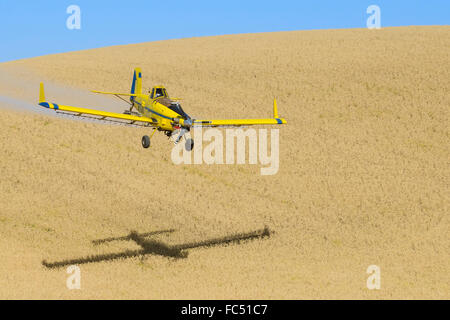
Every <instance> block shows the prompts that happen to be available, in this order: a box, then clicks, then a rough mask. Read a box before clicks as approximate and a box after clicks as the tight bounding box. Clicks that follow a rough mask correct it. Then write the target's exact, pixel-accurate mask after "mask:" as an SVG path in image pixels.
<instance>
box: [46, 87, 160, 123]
mask: <svg viewBox="0 0 450 320" xmlns="http://www.w3.org/2000/svg"><path fill="white" fill-rule="evenodd" d="M39 105H40V106H41V107H45V108H48V109H53V110H55V111H56V112H61V113H68V114H71V115H73V116H79V117H84V118H91V119H97V120H105V121H112V122H119V123H123V124H129V125H136V126H143V127H149V126H156V125H158V121H157V120H156V119H152V118H147V117H145V116H138V115H132V114H121V113H115V112H108V111H100V110H94V109H86V108H78V107H71V106H65V105H60V104H56V103H50V102H47V101H46V100H45V93H44V84H43V83H41V86H40V91H39Z"/></svg>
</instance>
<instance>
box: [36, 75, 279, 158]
mask: <svg viewBox="0 0 450 320" xmlns="http://www.w3.org/2000/svg"><path fill="white" fill-rule="evenodd" d="M92 92H93V93H97V94H105V95H113V96H116V97H117V98H119V99H121V100H123V101H125V102H126V103H128V104H129V105H130V108H129V109H128V110H125V111H124V113H123V114H121V113H114V112H108V111H100V110H94V109H86V108H78V107H71V106H66V105H61V104H57V103H50V102H47V101H46V99H45V92H44V84H43V83H42V82H41V84H40V90H39V106H41V107H44V108H48V109H52V110H55V111H56V112H58V113H63V114H70V115H73V116H78V117H83V118H93V119H98V120H105V121H114V122H120V123H124V124H128V125H134V126H143V127H152V128H153V132H152V134H151V135H150V136H147V135H144V136H143V137H142V147H144V148H149V147H150V144H151V143H150V141H151V140H150V139H151V138H152V137H153V135H154V134H155V132H156V131H157V130H158V131H163V132H164V133H165V134H166V135H167V136H168V137H169V138H171V137H172V136H174V135H175V133H177V134H178V136H177V137H176V138H175V137H174V143H175V144H177V143H178V142H179V141H180V140H181V138H183V137H184V135H185V134H186V133H187V132H190V130H191V128H193V127H196V126H203V127H239V126H251V125H279V124H286V123H287V122H286V120H285V119H283V118H279V117H278V108H277V101H276V99H274V102H273V118H268V119H226V120H198V119H192V118H191V117H190V116H189V115H188V114H187V113H186V112H184V110H183V109H182V107H181V105H180V102H179V101H180V100H181V99H179V98H170V97H169V94H168V93H167V90H166V88H165V87H164V86H161V85H159V86H155V87H153V88H152V89H151V90H149V92H148V94H147V93H143V92H142V71H141V69H140V68H136V69H135V70H134V74H133V81H132V84H131V91H130V93H116V92H103V91H92ZM123 97H129V99H130V101H129V102H128V101H127V100H126V99H124V98H123ZM133 109H134V110H136V111H133ZM178 132H179V133H178ZM185 139H186V138H185ZM193 147H194V141H193V140H192V139H190V138H189V139H186V143H185V148H186V150H187V151H191V150H192V149H193Z"/></svg>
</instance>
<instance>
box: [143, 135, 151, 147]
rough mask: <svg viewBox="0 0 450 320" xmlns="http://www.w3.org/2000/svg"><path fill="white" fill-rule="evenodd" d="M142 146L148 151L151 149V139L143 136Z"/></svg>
mask: <svg viewBox="0 0 450 320" xmlns="http://www.w3.org/2000/svg"><path fill="white" fill-rule="evenodd" d="M142 146H143V147H144V148H145V149H147V148H148V147H150V137H149V136H143V137H142Z"/></svg>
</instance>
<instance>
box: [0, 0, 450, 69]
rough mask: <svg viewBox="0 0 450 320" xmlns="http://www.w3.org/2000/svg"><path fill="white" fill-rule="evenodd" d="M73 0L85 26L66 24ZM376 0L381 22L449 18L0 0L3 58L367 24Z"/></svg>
mask: <svg viewBox="0 0 450 320" xmlns="http://www.w3.org/2000/svg"><path fill="white" fill-rule="evenodd" d="M72 4H74V5H78V6H79V7H80V8H81V29H80V30H69V29H67V27H66V20H67V18H68V17H69V14H67V13H66V9H67V7H68V6H70V5H72ZM372 4H375V5H378V6H379V7H380V9H381V25H382V27H388V26H405V25H449V24H450V1H449V0H427V1H424V0H369V1H366V0H341V1H338V0H322V1H320V0H317V1H314V0H307V1H300V0H296V1H288V0H272V1H266V0H257V1H256V0H249V1H245V0H241V1H236V0H226V1H214V0H210V1H202V0H190V1H181V0H167V1H153V0H146V1H145V0H132V1H114V0H110V1H104V0H70V1H66V0H54V1H50V0H40V1H19V0H16V1H14V0H0V35H1V41H0V62H3V61H8V60H15V59H21V58H27V57H33V56H39V55H45V54H51V53H59V52H67V51H73V50H82V49H88V48H98V47H103V46H110V45H118V44H128V43H138V42H145V41H155V40H164V39H173V38H189V37H198V36H210V35H221V34H234V33H251V32H270V31H288V30H308V29H335V28H339V29H340V28H364V27H366V20H367V18H368V16H369V15H368V14H367V13H366V9H367V7H368V6H369V5H372Z"/></svg>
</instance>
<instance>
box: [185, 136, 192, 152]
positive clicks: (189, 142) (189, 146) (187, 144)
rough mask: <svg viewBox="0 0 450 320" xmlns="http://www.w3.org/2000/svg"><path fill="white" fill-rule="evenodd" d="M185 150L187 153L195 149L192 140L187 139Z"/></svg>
mask: <svg viewBox="0 0 450 320" xmlns="http://www.w3.org/2000/svg"><path fill="white" fill-rule="evenodd" d="M185 148H186V151H192V149H194V140H192V139H191V138H189V139H186V144H185Z"/></svg>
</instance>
